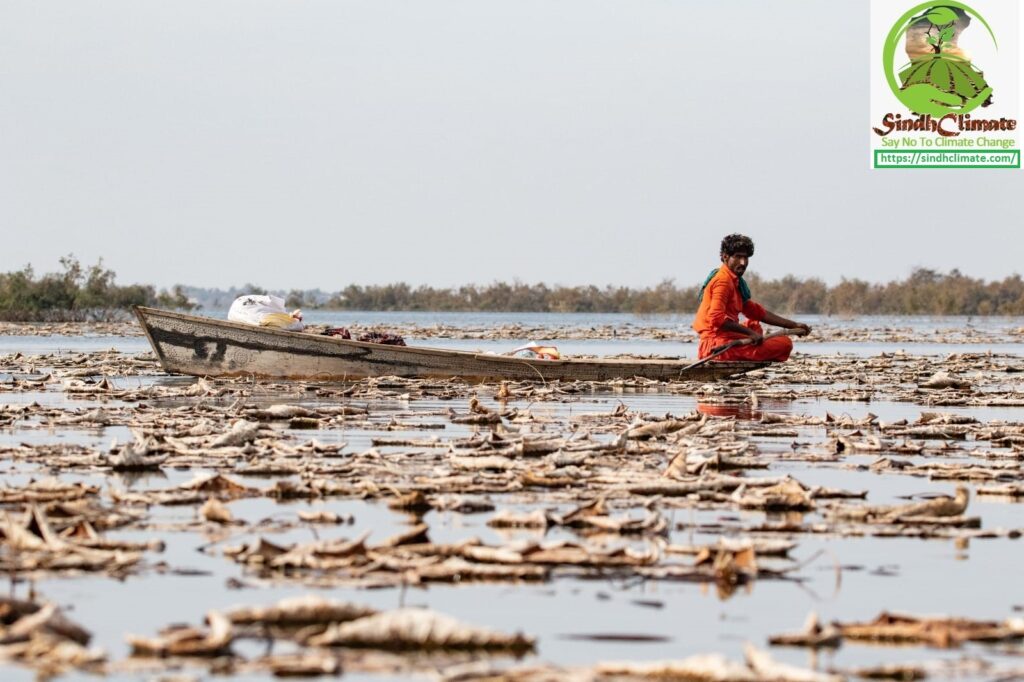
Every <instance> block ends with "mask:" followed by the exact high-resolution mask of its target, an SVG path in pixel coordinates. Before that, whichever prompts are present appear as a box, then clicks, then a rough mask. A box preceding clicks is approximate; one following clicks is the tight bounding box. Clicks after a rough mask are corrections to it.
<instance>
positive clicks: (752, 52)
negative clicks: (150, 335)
mask: <svg viewBox="0 0 1024 682" xmlns="http://www.w3.org/2000/svg"><path fill="white" fill-rule="evenodd" d="M867 26H868V8H867V3H865V2H863V0H841V1H833V2H820V1H816V0H803V1H799V2H798V1H790V0H787V1H780V0H775V1H768V0H756V1H755V0H748V1H735V2H733V1H723V2H710V1H708V0H692V1H683V0H615V1H605V0H500V1H499V0H405V1H401V2H399V1H394V0H365V1H359V2H355V1H347V0H316V1H310V0H277V1H274V2H268V1H264V0H233V1H230V2H226V1H221V0H201V1H199V0H174V1H173V2H153V1H149V0H125V1H121V2H118V1H105V2H88V1H83V0H74V1H70V0H55V1H49V2H39V1H38V0H25V1H21V0H0V229H2V234H3V246H2V248H0V271H7V270H11V269H14V268H19V267H21V266H23V265H25V264H26V263H32V264H33V265H34V266H35V267H36V269H37V270H42V271H50V270H54V269H56V267H57V258H58V257H59V256H60V255H62V254H66V253H74V254H75V255H77V256H78V257H79V258H80V259H81V260H83V261H86V262H90V263H91V262H94V261H95V259H97V258H99V257H101V256H102V257H103V258H104V260H105V263H106V264H107V265H108V266H109V267H111V268H113V269H114V270H115V271H116V272H117V273H118V281H120V282H122V283H129V282H151V283H155V284H157V285H160V286H166V285H171V284H174V283H177V282H182V283H189V284H197V285H204V286H229V285H232V284H239V285H240V284H242V283H244V282H249V281H251V282H255V283H258V284H261V285H263V286H266V287H270V288H285V289H289V288H313V287H321V288H324V289H328V290H335V289H339V288H341V287H343V286H345V285H347V284H349V283H362V284H367V283H383V282H390V281H398V280H404V281H407V282H410V283H413V284H423V283H426V284H434V285H445V286H448V285H455V284H462V283H469V282H477V283H486V282H491V281H494V280H510V279H512V278H519V279H521V280H524V281H528V282H533V281H545V282H548V283H561V284H583V283H595V284H601V285H603V284H607V283H614V284H628V285H650V284H656V283H657V282H659V281H660V280H662V279H664V278H675V279H676V280H677V281H678V282H680V283H686V284H689V283H692V282H694V281H699V280H701V279H702V278H703V276H704V275H705V274H706V273H707V271H708V269H709V268H710V267H712V266H713V265H714V264H715V263H716V253H717V250H718V242H719V240H720V238H721V236H722V235H723V234H724V233H726V232H730V231H735V230H739V231H743V232H747V233H748V234H750V235H751V236H753V237H754V239H755V241H756V242H757V253H756V255H755V257H754V260H753V261H752V266H751V270H752V271H756V272H758V273H760V274H762V275H764V276H768V277H774V276H780V275H783V274H786V273H793V274H796V275H799V276H809V275H815V276H819V277H823V278H825V279H826V280H828V281H837V280H838V279H839V278H840V276H847V277H860V278H865V279H872V280H883V279H889V278H899V277H903V276H905V275H906V274H907V273H908V272H909V271H910V269H911V268H912V267H913V266H915V265H923V266H929V267H934V268H939V269H949V268H953V267H959V268H960V269H961V270H963V271H965V272H967V273H969V274H971V275H976V276H984V277H986V278H1001V277H1003V276H1004V275H1007V274H1010V273H1012V272H1015V271H1020V270H1021V266H1020V265H1019V263H1018V259H1019V255H1020V253H1021V251H1022V249H1021V245H1022V241H1024V240H1022V237H1021V235H1020V233H1019V230H1020V227H1021V226H1020V223H1021V221H1020V217H1019V216H1020V205H1021V200H1020V197H1021V194H1022V192H1021V190H1022V189H1024V174H1022V172H1021V171H999V170H988V171H949V170H945V171H941V170H917V171H893V170H887V171H871V170H869V169H868V163H869V162H868V158H869V153H868V135H869V124H870V122H869V120H868V102H867V98H868V76H869V74H868V70H869V69H868V53H867V50H868V47H867V45H868V36H867ZM876 124H877V122H876Z"/></svg>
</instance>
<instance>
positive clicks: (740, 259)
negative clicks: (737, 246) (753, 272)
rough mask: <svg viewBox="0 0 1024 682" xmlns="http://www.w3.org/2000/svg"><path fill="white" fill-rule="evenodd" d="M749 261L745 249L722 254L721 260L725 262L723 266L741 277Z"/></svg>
mask: <svg viewBox="0 0 1024 682" xmlns="http://www.w3.org/2000/svg"><path fill="white" fill-rule="evenodd" d="M749 261H750V256H749V255H748V254H747V253H746V252H745V251H740V252H739V253H734V254H733V255H731V256H729V255H726V254H724V253H723V254H722V262H723V263H725V267H727V268H729V270H731V271H732V274H734V275H736V276H737V277H742V276H743V273H744V272H746V271H747V263H748V262H749Z"/></svg>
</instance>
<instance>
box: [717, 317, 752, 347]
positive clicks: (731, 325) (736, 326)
mask: <svg viewBox="0 0 1024 682" xmlns="http://www.w3.org/2000/svg"><path fill="white" fill-rule="evenodd" d="M718 329H719V331H725V332H734V333H736V334H743V335H744V336H749V337H750V338H752V339H754V343H755V344H757V343H761V335H760V334H758V333H757V332H755V331H754V330H753V329H751V328H750V327H745V326H743V325H742V324H740V323H739V322H733V321H732V320H726V321H725V322H723V323H722V325H721V326H720V327H719V328H718Z"/></svg>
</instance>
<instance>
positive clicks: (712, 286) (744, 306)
mask: <svg viewBox="0 0 1024 682" xmlns="http://www.w3.org/2000/svg"><path fill="white" fill-rule="evenodd" d="M741 312H742V313H743V314H744V315H746V316H747V317H748V318H749V319H751V320H755V321H757V322H760V321H761V320H763V319H764V312H765V311H764V308H763V307H762V306H761V304H759V303H754V301H753V300H750V301H747V302H746V303H744V302H743V297H742V296H740V278H739V277H737V276H736V275H735V274H733V272H732V270H730V269H729V268H727V267H726V266H725V265H723V266H722V267H720V268H718V273H717V274H716V275H715V276H714V277H712V278H711V281H710V282H708V285H707V286H706V287H705V288H704V297H703V298H702V299H701V301H700V307H699V308H697V315H696V316H695V317H694V318H693V328H694V330H695V331H696V332H697V333H698V334H700V338H701V341H705V340H709V339H711V338H715V337H723V338H731V339H738V338H741V337H742V336H743V335H742V334H738V333H735V332H723V331H721V327H722V325H723V324H724V323H725V321H726V320H732V321H733V322H737V323H738V322H739V321H740V313H741Z"/></svg>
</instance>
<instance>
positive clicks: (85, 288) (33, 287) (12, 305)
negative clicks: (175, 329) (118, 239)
mask: <svg viewBox="0 0 1024 682" xmlns="http://www.w3.org/2000/svg"><path fill="white" fill-rule="evenodd" d="M60 265H61V268H62V272H57V273H50V274H46V275H42V276H39V277H37V276H36V274H35V271H34V270H33V269H32V266H30V265H29V266H25V267H24V268H23V269H21V270H18V271H16V272H8V273H0V319H2V320H8V321H16V322H29V321H56V320H60V321H84V320H108V319H113V318H116V317H119V316H122V315H123V314H124V312H125V311H126V310H128V309H129V308H131V307H132V306H133V305H159V306H161V307H165V308H179V309H183V310H189V309H191V308H192V307H193V306H192V305H191V304H190V303H189V300H188V298H187V297H186V296H185V294H184V292H183V291H182V289H181V287H175V288H174V290H173V291H171V292H167V291H161V292H160V293H157V292H156V289H154V288H153V287H152V286H150V285H143V284H132V285H128V286H118V285H117V284H115V283H114V279H115V274H114V271H113V270H108V269H106V268H104V267H103V261H102V260H100V261H99V262H97V263H96V265H93V266H90V267H83V266H82V264H81V263H79V262H78V259H76V258H75V257H74V256H70V255H69V256H65V257H64V258H61V259H60Z"/></svg>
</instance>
